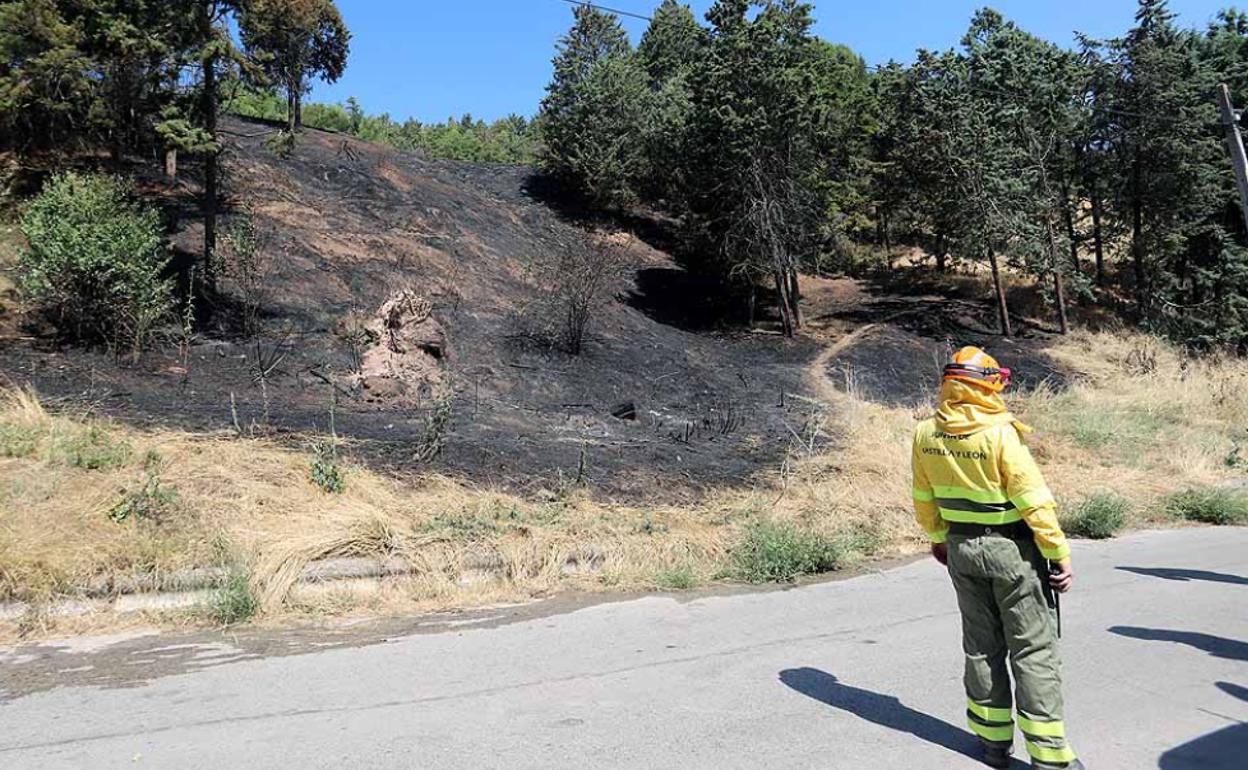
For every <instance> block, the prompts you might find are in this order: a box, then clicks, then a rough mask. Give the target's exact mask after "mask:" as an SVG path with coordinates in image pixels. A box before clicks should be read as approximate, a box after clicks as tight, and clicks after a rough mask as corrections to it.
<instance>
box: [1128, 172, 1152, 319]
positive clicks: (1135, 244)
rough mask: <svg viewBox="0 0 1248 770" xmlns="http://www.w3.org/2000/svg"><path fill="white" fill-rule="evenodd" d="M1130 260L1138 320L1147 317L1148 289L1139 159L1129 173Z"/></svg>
mask: <svg viewBox="0 0 1248 770" xmlns="http://www.w3.org/2000/svg"><path fill="white" fill-rule="evenodd" d="M1131 189H1132V196H1131V197H1132V200H1131V260H1132V262H1133V263H1134V265H1135V304H1136V312H1137V313H1138V314H1139V318H1140V320H1143V319H1144V318H1146V317H1147V316H1148V313H1147V304H1148V287H1147V286H1145V280H1144V279H1145V276H1144V207H1143V205H1142V203H1141V201H1140V159H1139V158H1138V157H1137V158H1136V160H1135V165H1134V167H1133V169H1132V172H1131Z"/></svg>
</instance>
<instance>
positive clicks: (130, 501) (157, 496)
mask: <svg viewBox="0 0 1248 770" xmlns="http://www.w3.org/2000/svg"><path fill="white" fill-rule="evenodd" d="M177 502H178V491H177V490H176V489H174V488H172V487H167V486H165V485H163V484H162V483H161V482H160V477H159V476H155V475H150V474H149V475H148V477H147V481H146V482H144V484H143V486H142V487H140V488H139V489H137V490H135V491H133V492H128V493H126V496H125V497H123V498H122V500H121V502H119V503H117V504H116V505H114V506H113V507H112V509H111V510H110V511H109V512H108V518H110V519H112V520H113V521H114V522H116V523H118V524H120V523H122V522H123V521H125V520H126V519H129V518H130V517H131V516H133V517H134V518H136V519H147V520H151V521H155V520H159V519H160V518H162V517H163V516H165V515H166V514H168V513H169V512H170V511H171V510H172V509H173V507H174V506H175V505H177Z"/></svg>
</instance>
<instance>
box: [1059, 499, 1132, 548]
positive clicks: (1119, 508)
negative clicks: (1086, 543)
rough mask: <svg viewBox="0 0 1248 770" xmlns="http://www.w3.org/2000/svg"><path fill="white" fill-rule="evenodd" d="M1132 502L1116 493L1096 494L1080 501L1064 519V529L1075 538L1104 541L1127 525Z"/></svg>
mask: <svg viewBox="0 0 1248 770" xmlns="http://www.w3.org/2000/svg"><path fill="white" fill-rule="evenodd" d="M1130 514H1131V501H1130V500H1128V499H1127V498H1125V497H1123V496H1122V495H1119V494H1115V493H1114V492H1096V493H1093V494H1092V495H1090V496H1088V497H1085V498H1084V499H1083V500H1081V501H1079V504H1078V505H1076V506H1075V507H1074V508H1072V509H1070V510H1069V511H1068V512H1067V513H1066V515H1065V516H1063V517H1062V529H1064V530H1065V531H1066V534H1068V535H1072V536H1074V537H1087V538H1091V539H1093V540H1104V539H1105V538H1109V537H1113V536H1114V535H1116V534H1117V533H1118V531H1119V530H1120V529H1122V528H1123V527H1124V526H1125V525H1126V523H1127V517H1128V516H1129V515H1130Z"/></svg>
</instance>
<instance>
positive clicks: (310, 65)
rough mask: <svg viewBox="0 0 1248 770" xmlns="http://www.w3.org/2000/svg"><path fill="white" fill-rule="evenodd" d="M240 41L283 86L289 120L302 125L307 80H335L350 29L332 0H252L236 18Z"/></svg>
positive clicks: (290, 125) (291, 125)
mask: <svg viewBox="0 0 1248 770" xmlns="http://www.w3.org/2000/svg"><path fill="white" fill-rule="evenodd" d="M239 32H240V33H241V35H242V40H243V47H244V48H245V50H246V51H247V53H248V55H249V56H251V57H252V58H253V59H254V60H255V61H257V62H259V69H260V70H262V71H263V72H264V74H265V75H266V76H267V79H268V80H269V81H270V82H273V83H277V84H279V85H280V86H281V87H282V89H283V90H284V91H285V92H286V109H287V126H286V130H287V131H289V132H292V133H293V132H294V131H295V130H297V129H299V128H300V127H302V125H303V110H302V107H303V96H304V94H306V93H307V92H308V90H309V89H310V88H311V84H310V82H309V81H310V80H312V79H313V78H321V79H323V80H325V81H326V82H328V83H334V82H336V81H337V80H338V78H340V77H342V73H343V71H344V70H345V69H346V66H347V55H348V52H349V50H350V42H351V33H350V31H349V30H348V29H347V26H346V24H345V23H344V22H343V20H342V15H341V14H340V13H339V12H338V8H337V7H336V6H335V5H334V3H333V2H332V0H251V2H250V3H248V4H247V5H246V6H245V7H244V10H243V13H242V15H241V18H240V19H239Z"/></svg>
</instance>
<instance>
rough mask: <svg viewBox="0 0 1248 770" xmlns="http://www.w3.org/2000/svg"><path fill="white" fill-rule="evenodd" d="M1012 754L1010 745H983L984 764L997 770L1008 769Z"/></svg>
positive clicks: (1012, 748) (1012, 750)
mask: <svg viewBox="0 0 1248 770" xmlns="http://www.w3.org/2000/svg"><path fill="white" fill-rule="evenodd" d="M1013 754H1014V747H1013V746H1012V745H1001V744H991V743H989V744H985V745H984V764H985V765H988V766H989V767H993V768H997V769H998V770H1008V768H1009V766H1010V761H1011V760H1010V758H1011V756H1013Z"/></svg>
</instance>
